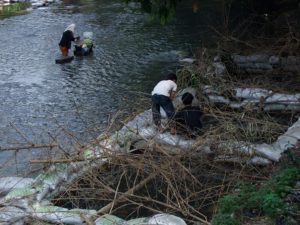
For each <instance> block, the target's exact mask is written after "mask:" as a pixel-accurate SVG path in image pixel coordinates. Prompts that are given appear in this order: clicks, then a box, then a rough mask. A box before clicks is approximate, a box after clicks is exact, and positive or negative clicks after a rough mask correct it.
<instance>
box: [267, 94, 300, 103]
mask: <svg viewBox="0 0 300 225" xmlns="http://www.w3.org/2000/svg"><path fill="white" fill-rule="evenodd" d="M265 102H266V103H272V102H277V103H280V102H281V103H289V104H292V103H295V104H297V103H298V104H300V94H295V95H289V94H279V93H273V94H272V95H271V96H269V97H268V98H266V100H265Z"/></svg>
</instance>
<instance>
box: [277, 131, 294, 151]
mask: <svg viewBox="0 0 300 225" xmlns="http://www.w3.org/2000/svg"><path fill="white" fill-rule="evenodd" d="M297 142H298V139H297V138H295V137H292V136H288V135H286V134H283V135H281V136H279V137H278V139H277V141H276V142H274V143H273V146H274V147H275V148H278V149H280V150H281V151H282V152H284V151H286V150H287V149H289V148H293V147H295V146H296V144H297Z"/></svg>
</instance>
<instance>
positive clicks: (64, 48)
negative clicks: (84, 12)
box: [59, 24, 79, 56]
mask: <svg viewBox="0 0 300 225" xmlns="http://www.w3.org/2000/svg"><path fill="white" fill-rule="evenodd" d="M74 32H75V24H71V25H69V26H68V27H67V28H66V29H65V31H64V32H63V35H62V37H61V39H60V42H59V48H60V51H61V54H62V55H63V56H68V53H69V49H70V48H71V43H72V41H75V40H78V39H79V37H76V38H75V37H74Z"/></svg>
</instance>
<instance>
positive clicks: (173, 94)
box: [170, 91, 176, 99]
mask: <svg viewBox="0 0 300 225" xmlns="http://www.w3.org/2000/svg"><path fill="white" fill-rule="evenodd" d="M175 96H176V91H171V92H170V98H171V99H173V98H175Z"/></svg>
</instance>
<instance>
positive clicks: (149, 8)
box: [124, 0, 180, 24]
mask: <svg viewBox="0 0 300 225" xmlns="http://www.w3.org/2000/svg"><path fill="white" fill-rule="evenodd" d="M124 1H125V2H126V3H129V2H130V1H134V2H140V3H141V8H142V10H143V11H144V12H146V13H150V14H152V15H153V16H154V17H157V18H159V20H160V22H161V24H166V23H167V22H169V21H170V20H171V19H172V18H173V17H174V15H175V12H176V7H177V4H178V2H180V0H124Z"/></svg>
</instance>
